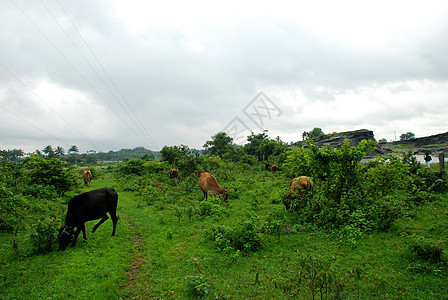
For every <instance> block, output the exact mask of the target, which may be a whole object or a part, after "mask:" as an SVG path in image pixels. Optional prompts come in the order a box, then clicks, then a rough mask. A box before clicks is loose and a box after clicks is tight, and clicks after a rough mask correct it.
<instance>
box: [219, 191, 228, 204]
mask: <svg viewBox="0 0 448 300" xmlns="http://www.w3.org/2000/svg"><path fill="white" fill-rule="evenodd" d="M228 196H229V194H227V191H222V193H219V198H220V199H221V201H224V202H225V203H228V201H227V198H228Z"/></svg>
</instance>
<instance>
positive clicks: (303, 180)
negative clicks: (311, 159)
mask: <svg viewBox="0 0 448 300" xmlns="http://www.w3.org/2000/svg"><path fill="white" fill-rule="evenodd" d="M313 184H314V183H313V181H312V180H311V178H309V177H307V176H299V177H297V178H294V179H293V180H291V182H290V183H289V188H290V189H291V190H293V191H296V190H298V189H299V186H300V187H302V188H303V189H305V190H307V191H309V190H311V189H312V188H313Z"/></svg>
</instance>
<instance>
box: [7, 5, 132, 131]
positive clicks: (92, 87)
mask: <svg viewBox="0 0 448 300" xmlns="http://www.w3.org/2000/svg"><path fill="white" fill-rule="evenodd" d="M11 2H12V3H13V4H14V5H15V6H16V8H17V9H18V10H19V11H20V12H21V13H22V14H23V15H24V16H25V18H26V19H27V20H28V21H29V22H30V23H31V24H32V25H33V26H34V27H35V28H36V29H37V30H38V31H39V32H40V33H41V34H42V36H43V37H44V38H45V39H46V40H47V42H48V43H50V45H52V46H53V48H55V50H56V51H57V52H58V54H59V55H60V56H61V57H62V58H63V59H64V60H65V61H66V62H67V63H68V64H69V65H70V66H71V68H72V69H73V70H74V71H75V72H76V73H78V75H79V76H80V77H81V78H82V79H83V80H84V82H85V83H86V84H87V85H88V86H89V87H90V88H91V89H92V90H93V91H94V92H95V93H96V94H97V95H98V97H99V98H100V99H101V100H102V101H103V102H104V104H106V105H107V106H108V107H109V108H110V109H111V110H112V111H113V112H114V113H115V114H116V115H117V116H118V118H120V119H121V121H122V122H123V123H124V124H125V125H126V126H127V127H128V128H129V129H130V130H131V131H132V132H133V133H134V134H135V135H136V136H137V137H138V138H140V139H141V137H140V136H139V135H138V134H137V133H136V132H135V130H134V129H133V128H131V127H130V126H129V124H128V123H127V122H126V120H124V119H123V118H122V117H121V115H120V114H119V113H118V112H117V111H116V110H115V109H114V108H113V107H112V106H111V105H110V104H109V103H107V101H106V100H105V99H104V97H103V96H102V95H101V94H100V93H99V92H98V91H97V90H96V88H95V87H94V86H93V85H92V84H91V83H90V82H89V81H88V80H87V78H86V77H85V76H84V75H83V74H82V73H81V72H80V71H79V70H78V69H77V68H76V67H75V66H74V65H73V64H72V63H71V62H70V61H69V60H68V58H67V57H65V56H64V54H63V53H62V52H61V51H60V50H59V48H58V47H57V46H56V45H55V44H54V43H53V42H52V41H51V40H50V39H49V38H48V37H47V35H46V34H45V33H44V32H43V31H42V30H41V29H40V28H39V27H38V26H37V25H36V24H35V23H34V22H33V20H31V18H29V17H28V15H27V14H25V12H24V11H23V10H22V9H21V8H20V7H19V6H18V5H17V4H16V3H15V2H14V0H11Z"/></svg>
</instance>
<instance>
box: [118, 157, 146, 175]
mask: <svg viewBox="0 0 448 300" xmlns="http://www.w3.org/2000/svg"><path fill="white" fill-rule="evenodd" d="M144 164H145V161H144V160H141V159H139V158H132V159H128V160H125V161H123V162H122V163H121V164H120V165H119V166H118V172H119V174H121V175H130V174H133V175H138V176H142V175H143V169H144V167H143V165H144Z"/></svg>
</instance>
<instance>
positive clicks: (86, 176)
mask: <svg viewBox="0 0 448 300" xmlns="http://www.w3.org/2000/svg"><path fill="white" fill-rule="evenodd" d="M82 178H84V186H90V180H91V179H92V173H91V172H90V170H84V172H82Z"/></svg>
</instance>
